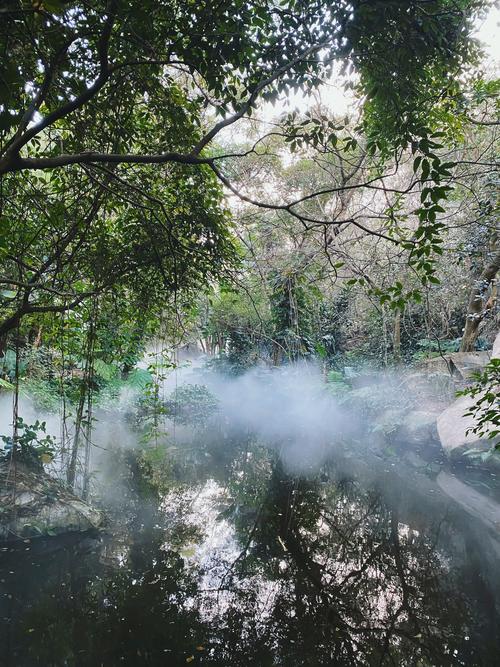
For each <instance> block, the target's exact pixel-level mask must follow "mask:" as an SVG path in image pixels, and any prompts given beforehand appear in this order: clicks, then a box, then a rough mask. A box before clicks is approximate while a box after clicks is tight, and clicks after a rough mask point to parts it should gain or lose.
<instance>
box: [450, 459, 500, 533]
mask: <svg viewBox="0 0 500 667" xmlns="http://www.w3.org/2000/svg"><path fill="white" fill-rule="evenodd" d="M437 483H438V485H439V487H440V489H441V490H442V491H443V492H444V493H446V495H447V496H449V497H450V498H453V500H454V501H455V502H457V503H458V504H459V505H460V506H461V507H463V508H464V509H465V511H466V512H467V513H468V514H470V515H471V516H473V517H474V518H475V519H478V520H479V521H481V522H482V523H484V524H485V525H486V526H487V527H488V528H490V529H491V530H492V531H493V532H495V533H498V531H499V530H500V504H499V503H497V502H496V501H495V500H493V499H492V498H488V497H487V496H485V495H483V494H482V493H479V491H476V490H475V489H473V488H471V487H470V486H468V485H467V484H465V483H464V482H462V481H460V480H459V479H457V478H456V477H455V476H454V475H450V474H449V473H447V472H444V471H443V472H440V473H439V475H438V476H437Z"/></svg>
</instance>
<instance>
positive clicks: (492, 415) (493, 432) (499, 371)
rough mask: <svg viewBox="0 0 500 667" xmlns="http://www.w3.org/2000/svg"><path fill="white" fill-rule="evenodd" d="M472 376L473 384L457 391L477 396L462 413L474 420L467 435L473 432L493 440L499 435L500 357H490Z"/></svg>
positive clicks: (461, 394) (480, 436)
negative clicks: (472, 403)
mask: <svg viewBox="0 0 500 667" xmlns="http://www.w3.org/2000/svg"><path fill="white" fill-rule="evenodd" d="M474 378H475V380H476V382H475V384H473V385H472V386H470V387H467V389H464V390H463V391H459V392H458V395H459V396H470V397H471V398H473V399H476V398H477V400H476V402H475V403H474V405H473V406H472V407H471V408H470V409H469V410H468V412H466V413H465V415H464V416H465V417H474V419H475V421H476V425H475V426H472V427H471V428H468V429H467V435H469V433H473V434H475V435H477V436H478V437H479V438H488V439H489V440H494V439H496V438H498V436H499V435H500V359H498V358H495V359H491V361H490V362H489V363H488V364H487V365H486V366H485V368H484V370H483V372H482V373H476V374H475V376H474ZM494 448H495V449H497V450H499V449H500V442H497V443H495V445H494Z"/></svg>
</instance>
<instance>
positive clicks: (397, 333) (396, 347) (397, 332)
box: [392, 310, 401, 364]
mask: <svg viewBox="0 0 500 667" xmlns="http://www.w3.org/2000/svg"><path fill="white" fill-rule="evenodd" d="M392 353H393V356H394V362H395V363H396V364H399V363H400V362H401V311H400V310H396V313H395V315H394V332H393V335H392Z"/></svg>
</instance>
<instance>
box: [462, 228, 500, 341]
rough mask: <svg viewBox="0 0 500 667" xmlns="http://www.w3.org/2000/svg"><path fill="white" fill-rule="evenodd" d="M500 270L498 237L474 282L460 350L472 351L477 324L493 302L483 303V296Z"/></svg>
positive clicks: (477, 334)
mask: <svg viewBox="0 0 500 667" xmlns="http://www.w3.org/2000/svg"><path fill="white" fill-rule="evenodd" d="M499 270H500V248H498V238H495V240H494V242H493V243H492V252H491V253H490V258H489V260H488V262H487V264H486V266H485V267H484V268H483V270H482V272H481V275H480V276H479V278H478V279H477V280H476V281H475V282H474V286H473V288H472V294H471V295H470V298H469V303H468V306H467V318H466V320H465V327H464V333H463V336H462V342H461V344H460V352H472V350H474V346H475V344H476V340H477V337H478V336H479V325H480V324H481V322H482V321H483V319H484V316H485V315H486V314H487V312H488V311H489V310H491V308H492V307H493V306H494V304H493V303H491V304H489V307H488V305H487V304H485V297H486V296H487V295H488V290H489V289H490V287H491V286H492V283H493V281H494V280H495V276H496V275H497V273H498V271H499Z"/></svg>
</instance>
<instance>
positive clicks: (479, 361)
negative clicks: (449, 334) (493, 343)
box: [420, 342, 500, 380]
mask: <svg viewBox="0 0 500 667" xmlns="http://www.w3.org/2000/svg"><path fill="white" fill-rule="evenodd" d="M499 346H500V342H499ZM491 355H492V353H491V352H489V351H487V350H486V351H481V352H451V353H448V354H444V355H443V356H442V357H433V358H432V359H426V360H425V361H422V362H421V364H420V367H421V368H422V369H423V370H425V372H426V373H429V374H432V373H447V374H448V375H450V376H452V377H454V378H455V379H457V380H468V379H470V377H471V375H472V374H473V373H475V372H477V371H481V370H482V369H483V368H484V367H485V366H486V364H487V363H488V362H489V360H490V358H491Z"/></svg>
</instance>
